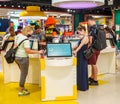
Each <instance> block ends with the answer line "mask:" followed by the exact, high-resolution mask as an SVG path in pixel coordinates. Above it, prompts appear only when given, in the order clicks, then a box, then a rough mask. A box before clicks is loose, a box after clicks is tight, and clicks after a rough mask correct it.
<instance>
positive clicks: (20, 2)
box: [0, 0, 120, 15]
mask: <svg viewBox="0 0 120 104" xmlns="http://www.w3.org/2000/svg"><path fill="white" fill-rule="evenodd" d="M105 1H106V3H105V5H104V6H101V7H98V8H94V9H72V10H69V11H68V9H61V8H57V7H53V6H52V5H51V0H11V1H8V2H5V1H4V2H1V1H0V7H1V8H14V9H16V8H17V9H25V8H26V6H31V5H36V6H40V7H41V10H42V11H56V12H58V11H60V12H69V13H72V14H73V13H92V14H94V13H97V14H108V15H111V8H113V6H108V5H107V0H105ZM118 4H120V0H115V5H114V6H116V5H117V6H118Z"/></svg>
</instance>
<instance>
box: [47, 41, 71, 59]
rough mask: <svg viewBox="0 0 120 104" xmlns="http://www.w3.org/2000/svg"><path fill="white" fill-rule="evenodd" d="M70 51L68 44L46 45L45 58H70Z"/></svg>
mask: <svg viewBox="0 0 120 104" xmlns="http://www.w3.org/2000/svg"><path fill="white" fill-rule="evenodd" d="M71 56H72V49H71V44H70V43H48V44H47V57H71Z"/></svg>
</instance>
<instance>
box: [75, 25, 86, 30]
mask: <svg viewBox="0 0 120 104" xmlns="http://www.w3.org/2000/svg"><path fill="white" fill-rule="evenodd" d="M77 30H79V31H82V30H84V31H86V28H85V26H82V25H79V26H78V28H77Z"/></svg>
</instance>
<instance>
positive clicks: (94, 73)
mask: <svg viewBox="0 0 120 104" xmlns="http://www.w3.org/2000/svg"><path fill="white" fill-rule="evenodd" d="M86 20H87V23H88V26H89V28H90V30H89V45H88V47H90V46H91V45H92V44H93V42H94V41H95V38H94V37H95V35H97V34H95V33H97V32H96V31H97V29H96V23H95V20H94V18H93V17H92V16H88V17H87V19H86ZM93 48H94V47H93ZM99 54H100V51H98V50H97V49H95V48H94V54H93V55H92V56H91V57H90V58H89V59H88V64H89V65H91V68H92V70H91V76H90V78H89V79H88V80H89V85H93V86H96V85H98V80H97V74H98V68H97V66H96V63H97V60H98V56H99Z"/></svg>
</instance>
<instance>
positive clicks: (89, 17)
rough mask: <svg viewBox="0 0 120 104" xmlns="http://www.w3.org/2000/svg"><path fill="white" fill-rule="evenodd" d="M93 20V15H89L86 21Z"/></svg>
mask: <svg viewBox="0 0 120 104" xmlns="http://www.w3.org/2000/svg"><path fill="white" fill-rule="evenodd" d="M89 20H92V21H94V18H93V17H92V16H87V18H86V21H89Z"/></svg>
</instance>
